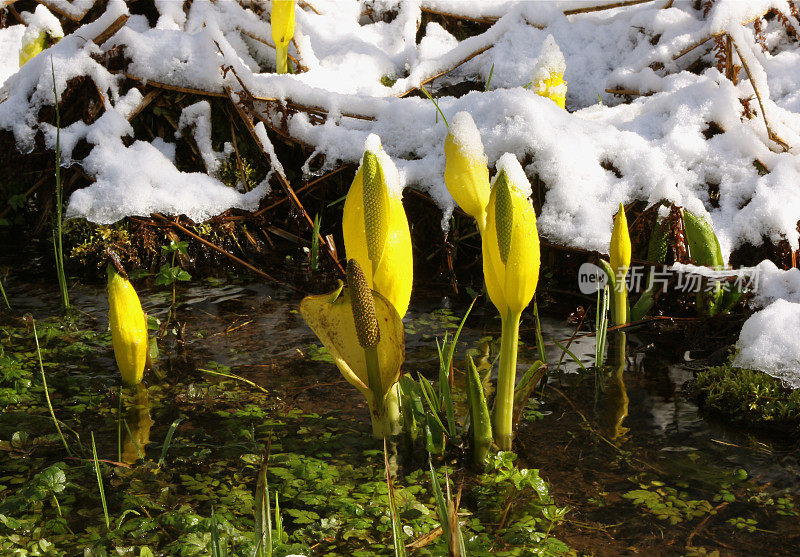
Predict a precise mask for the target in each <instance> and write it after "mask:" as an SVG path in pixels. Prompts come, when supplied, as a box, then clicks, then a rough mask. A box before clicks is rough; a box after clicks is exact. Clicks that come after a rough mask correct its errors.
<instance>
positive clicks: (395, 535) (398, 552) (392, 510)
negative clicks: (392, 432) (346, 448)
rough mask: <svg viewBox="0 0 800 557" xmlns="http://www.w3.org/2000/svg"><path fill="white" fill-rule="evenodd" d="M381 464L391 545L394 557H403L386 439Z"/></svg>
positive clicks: (400, 529) (401, 533) (404, 554)
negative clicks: (389, 520) (387, 495)
mask: <svg viewBox="0 0 800 557" xmlns="http://www.w3.org/2000/svg"><path fill="white" fill-rule="evenodd" d="M383 463H384V466H385V468H386V487H387V489H388V492H389V514H390V516H391V517H392V544H393V545H394V557H405V556H406V546H405V544H404V543H403V528H402V527H401V526H400V515H399V513H398V512H397V502H396V501H395V498H394V482H392V472H391V470H390V469H389V456H388V452H387V450H386V439H384V440H383Z"/></svg>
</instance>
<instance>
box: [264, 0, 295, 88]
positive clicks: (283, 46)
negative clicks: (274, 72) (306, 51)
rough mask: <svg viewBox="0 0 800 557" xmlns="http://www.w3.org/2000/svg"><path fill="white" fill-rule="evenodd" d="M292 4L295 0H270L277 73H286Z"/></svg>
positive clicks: (292, 18)
mask: <svg viewBox="0 0 800 557" xmlns="http://www.w3.org/2000/svg"><path fill="white" fill-rule="evenodd" d="M294 4H295V0H272V13H271V14H270V24H271V29H272V40H273V41H275V51H276V52H277V69H278V73H286V72H287V71H288V69H289V66H288V62H287V55H288V49H289V42H290V41H291V40H292V37H293V36H294Z"/></svg>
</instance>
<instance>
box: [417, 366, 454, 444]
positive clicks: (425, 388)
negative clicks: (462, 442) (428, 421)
mask: <svg viewBox="0 0 800 557" xmlns="http://www.w3.org/2000/svg"><path fill="white" fill-rule="evenodd" d="M419 384H420V385H421V386H422V389H420V390H421V391H422V396H423V397H425V400H426V401H427V402H428V408H430V413H429V414H428V415H430V416H433V419H434V421H435V422H436V423H437V424H438V425H439V427H441V428H442V431H447V429H446V428H445V427H444V424H443V423H442V419H441V418H440V417H439V412H438V411H437V407H436V405H435V404H434V402H433V401H434V400H436V391H434V390H433V385H431V382H430V381H428V380H427V379H426V378H425V376H424V375H422V374H419Z"/></svg>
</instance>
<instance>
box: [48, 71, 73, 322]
mask: <svg viewBox="0 0 800 557" xmlns="http://www.w3.org/2000/svg"><path fill="white" fill-rule="evenodd" d="M50 72H51V75H52V77H53V97H54V98H55V106H54V108H55V111H56V207H55V208H56V225H55V227H53V250H54V251H55V260H56V274H57V275H58V287H59V289H60V290H61V301H62V302H63V304H64V309H69V291H68V290H67V277H66V275H65V274H64V246H63V241H62V239H63V236H64V234H63V229H62V214H61V213H62V211H63V209H64V201H63V195H64V185H63V184H62V183H61V114H60V112H59V109H58V91H57V90H56V70H55V66H54V65H53V57H52V56H51V57H50Z"/></svg>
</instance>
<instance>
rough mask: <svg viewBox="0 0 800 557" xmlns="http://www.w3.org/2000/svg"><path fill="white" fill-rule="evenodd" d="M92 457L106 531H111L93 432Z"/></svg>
mask: <svg viewBox="0 0 800 557" xmlns="http://www.w3.org/2000/svg"><path fill="white" fill-rule="evenodd" d="M92 456H93V457H94V472H95V474H96V475H97V487H98V489H99V490H100V501H101V502H102V503H103V516H105V518H106V530H109V531H111V521H110V520H109V519H108V506H106V492H105V490H104V489H103V476H102V475H100V462H99V461H98V460H97V446H96V445H95V443H94V431H93V432H92Z"/></svg>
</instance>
